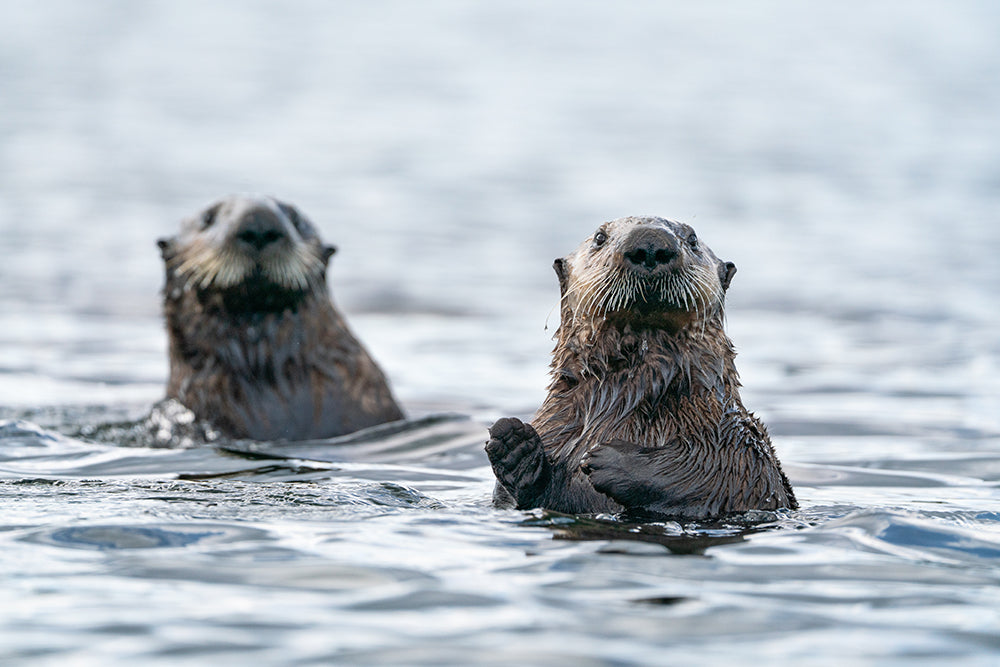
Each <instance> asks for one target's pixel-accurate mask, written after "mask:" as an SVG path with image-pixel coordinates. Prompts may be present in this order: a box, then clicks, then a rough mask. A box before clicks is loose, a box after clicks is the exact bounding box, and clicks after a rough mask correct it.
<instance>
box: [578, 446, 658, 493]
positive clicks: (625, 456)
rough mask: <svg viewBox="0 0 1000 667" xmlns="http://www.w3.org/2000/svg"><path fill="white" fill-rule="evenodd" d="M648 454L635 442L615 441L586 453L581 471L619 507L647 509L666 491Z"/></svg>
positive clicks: (581, 464)
mask: <svg viewBox="0 0 1000 667" xmlns="http://www.w3.org/2000/svg"><path fill="white" fill-rule="evenodd" d="M645 451H646V450H645V449H644V448H643V447H641V446H640V445H637V444H635V443H634V442H626V441H625V440H613V441H611V442H608V443H605V444H603V445H598V446H597V447H594V448H593V449H591V450H590V451H589V452H587V455H586V456H584V457H583V461H582V462H581V463H580V469H581V470H582V471H583V472H584V473H585V474H586V475H587V477H588V478H589V479H590V483H591V484H592V485H593V486H594V488H595V489H597V490H598V491H600V492H601V493H603V494H604V495H606V496H608V497H609V498H611V499H612V500H614V501H615V502H617V503H619V504H620V505H624V506H625V507H626V508H629V509H631V508H639V507H644V506H647V505H648V504H650V502H651V501H652V500H654V499H661V498H662V497H663V495H664V492H665V490H664V489H663V487H662V486H661V485H660V484H659V483H658V482H660V481H661V480H659V479H657V476H656V473H655V471H654V470H652V469H651V466H650V461H649V457H648V456H646V455H645Z"/></svg>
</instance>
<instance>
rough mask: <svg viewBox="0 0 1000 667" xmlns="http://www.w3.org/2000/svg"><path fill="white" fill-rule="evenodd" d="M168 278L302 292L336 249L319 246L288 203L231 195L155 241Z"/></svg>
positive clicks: (319, 277)
mask: <svg viewBox="0 0 1000 667" xmlns="http://www.w3.org/2000/svg"><path fill="white" fill-rule="evenodd" d="M159 246H160V250H161V252H162V254H163V260H164V262H165V263H166V265H167V273H168V280H169V279H170V278H171V277H175V278H177V279H179V280H180V281H181V282H182V283H183V284H184V286H185V288H194V289H197V290H199V291H202V292H204V291H219V292H221V291H225V290H233V289H237V288H243V289H247V288H250V287H251V286H252V287H253V288H254V289H257V290H265V291H267V290H270V291H272V292H273V291H283V292H306V291H308V290H309V289H312V288H313V287H315V286H316V285H318V284H320V283H322V282H323V280H324V279H325V273H326V265H327V262H328V260H329V259H330V256H331V255H333V253H334V252H335V251H336V249H335V248H334V247H333V246H327V245H323V243H322V242H321V241H320V239H319V236H318V234H317V232H316V229H315V227H313V225H312V223H311V222H310V221H309V220H308V219H307V218H306V217H305V216H304V215H303V214H302V213H300V212H299V211H298V209H296V208H295V207H294V206H291V205H289V204H286V203H284V202H281V201H278V200H277V199H273V198H271V197H261V196H251V195H233V196H230V197H227V198H225V199H223V200H221V201H219V202H216V203H215V204H212V205H211V206H209V207H208V208H206V209H205V210H204V211H202V212H201V213H199V214H198V215H196V216H194V217H191V218H188V219H186V220H184V221H183V222H182V223H181V231H180V233H179V234H178V235H177V236H176V237H173V238H170V239H161V240H160V241H159Z"/></svg>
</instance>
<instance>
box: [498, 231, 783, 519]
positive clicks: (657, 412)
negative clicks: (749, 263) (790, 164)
mask: <svg viewBox="0 0 1000 667" xmlns="http://www.w3.org/2000/svg"><path fill="white" fill-rule="evenodd" d="M555 269H556V273H557V274H558V276H559V287H560V290H561V292H562V307H561V313H560V317H561V321H560V325H559V330H558V332H557V333H556V340H557V343H556V348H555V351H554V353H553V360H552V381H551V384H550V385H549V393H548V397H547V398H546V399H545V402H544V404H543V405H542V407H541V408H540V409H539V410H538V412H537V414H536V415H535V417H534V420H533V422H532V423H533V426H532V424H524V423H522V422H521V421H520V420H518V419H514V418H504V419H501V420H499V421H497V423H496V424H494V425H493V427H492V428H491V429H490V440H489V442H488V443H487V445H486V451H487V453H488V455H489V457H490V462H491V463H492V465H493V470H494V472H495V474H496V477H497V486H496V490H495V492H494V499H495V501H496V502H497V504H499V505H501V506H511V505H513V506H516V507H517V508H520V509H527V508H532V507H545V508H549V509H553V510H557V511H561V512H570V513H597V512H621V511H623V510H628V511H638V512H646V513H653V514H657V515H665V516H676V517H688V518H709V517H719V516H723V515H726V514H732V513H739V512H745V511H748V510H755V509H757V510H767V509H777V508H782V507H787V508H795V507H797V503H796V500H795V495H794V493H793V492H792V487H791V485H790V484H789V482H788V479H787V478H786V477H785V475H784V473H783V472H782V470H781V465H780V464H779V462H778V459H777V457H776V456H775V453H774V449H773V447H772V446H771V441H770V439H769V438H768V435H767V431H766V429H765V428H764V425H763V424H762V423H761V422H760V421H759V420H758V419H757V418H756V417H754V416H753V415H752V414H751V413H750V412H748V411H747V410H746V408H744V407H743V403H742V401H741V400H740V394H739V386H740V385H739V379H738V376H737V373H736V366H735V364H734V358H735V356H736V353H735V351H734V350H733V345H732V343H731V341H730V340H729V338H728V337H727V336H726V333H725V331H724V328H723V320H724V313H723V309H724V298H725V292H726V290H727V289H728V287H729V283H730V281H731V280H732V277H733V274H734V273H735V272H736V266H735V265H733V264H732V263H730V262H721V261H720V260H719V259H718V258H717V257H716V256H715V254H714V253H712V251H711V250H710V249H709V248H708V246H706V245H704V244H703V243H701V242H700V241H699V240H698V237H697V236H696V235H695V233H694V230H692V229H691V228H690V227H689V226H687V225H685V224H681V223H678V222H672V221H670V220H665V219H662V218H635V217H630V218H622V219H619V220H614V221H612V222H608V223H606V224H604V225H601V227H600V228H599V229H598V230H597V231H596V232H594V234H593V235H592V236H590V237H589V238H588V239H586V240H585V241H584V242H583V243H582V244H581V245H580V246H579V247H578V248H577V249H576V250H575V251H574V252H573V253H572V254H570V255H569V256H568V257H566V258H565V259H557V260H556V262H555Z"/></svg>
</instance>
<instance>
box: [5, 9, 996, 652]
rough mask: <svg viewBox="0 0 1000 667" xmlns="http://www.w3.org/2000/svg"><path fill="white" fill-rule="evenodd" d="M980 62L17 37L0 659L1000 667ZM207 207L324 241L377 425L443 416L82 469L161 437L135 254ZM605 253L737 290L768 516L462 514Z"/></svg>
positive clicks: (816, 41) (735, 321)
mask: <svg viewBox="0 0 1000 667" xmlns="http://www.w3.org/2000/svg"><path fill="white" fill-rule="evenodd" d="M998 32H1000V11H998V10H997V8H996V7H995V6H994V4H993V3H989V2H985V1H984V2H974V1H971V0H968V1H962V2H952V3H947V4H944V3H930V2H928V3H923V2H917V3H914V2H883V3H878V4H875V5H872V4H871V3H861V2H847V3H834V4H831V5H829V6H818V5H816V4H808V5H804V4H801V3H791V2H762V3H753V4H752V5H749V4H746V3H736V2H731V3H721V4H720V3H713V4H711V5H705V6H698V5H691V6H686V5H685V6H681V5H678V6H668V5H664V4H662V3H651V2H650V3H630V4H629V5H627V6H625V7H619V6H614V7H613V6H611V5H608V4H606V3H589V2H584V3H581V2H551V3H545V4H544V5H538V4H537V3H530V2H505V3H500V4H497V3H478V4H469V3H460V2H430V3H427V2H425V3H406V2H380V3H352V4H350V5H345V6H340V5H338V6H336V7H334V6H331V5H329V3H320V2H315V3H312V2H299V3H277V2H268V1H264V0H262V1H260V2H254V3H225V2H209V3H206V2H197V3H196V2H169V3H168V2H149V3H139V4H137V3H128V2H113V1H107V2H95V3H71V2H58V1H56V0H53V1H50V2H43V3H39V2H21V1H20V0H15V1H14V2H8V3H7V4H6V5H5V7H4V20H3V21H2V22H0V82H2V83H0V259H2V261H0V341H2V345H0V406H2V407H0V418H2V419H6V420H12V421H7V422H5V423H4V425H2V426H0V495H2V505H0V506H2V507H3V520H2V531H0V540H2V548H0V571H2V572H3V573H4V577H3V580H4V585H3V586H2V587H0V610H2V611H0V619H2V620H0V659H2V661H3V662H4V663H5V664H17V663H30V664H42V665H44V664H74V665H78V664H79V665H91V664H93V665H107V664H124V663H130V664H134V663H136V662H139V663H141V664H176V663H180V662H185V663H195V664H237V663H239V664H246V663H248V662H249V663H254V664H328V663H331V662H337V663H342V664H372V663H380V664H462V665H464V664H477V663H479V664H483V663H485V664H550V665H557V664H573V665H582V664H612V665H631V664H637V665H638V664H675V663H679V662H685V661H690V662H694V661H699V662H701V663H708V664H712V663H732V662H734V661H746V662H750V661H768V662H772V663H778V664H830V665H833V664H844V663H845V662H855V663H873V662H877V663H898V664H904V663H905V664H912V663H913V662H916V661H923V662H927V663H941V662H945V661H947V662H954V661H958V660H961V661H962V662H963V664H995V663H996V662H997V660H998V659H1000V491H998V484H1000V417H998V415H1000V379H998V378H1000V337H998V335H997V334H998V332H1000V314H998V312H1000V309H998V308H997V297H996V294H997V292H998V289H1000V268H998V267H1000V262H997V261H996V256H997V254H998V250H1000V225H997V224H996V223H997V213H996V212H997V211H998V210H1000V206H998V205H1000V85H998V84H1000V42H998V41H997V40H996V35H997V34H998ZM234 191H263V192H268V193H273V194H275V195H278V196H280V197H282V198H285V199H287V200H289V201H292V202H294V203H296V204H297V205H298V206H300V207H301V208H302V209H303V210H304V211H305V212H306V213H307V214H308V215H310V217H312V218H313V219H314V220H315V221H316V223H317V224H318V226H319V227H320V229H321V230H322V232H323V234H324V236H325V237H326V238H327V240H329V241H331V242H333V243H336V244H337V245H338V246H339V247H340V252H339V253H338V254H337V256H336V257H335V258H334V261H333V265H332V269H331V282H332V284H333V289H334V292H335V295H336V299H337V301H338V303H339V304H340V305H341V307H342V309H343V310H344V311H345V312H346V313H347V315H348V317H349V319H350V322H351V324H352V326H353V327H354V329H355V330H356V331H357V332H358V334H359V335H360V337H362V338H363V339H364V340H365V341H366V343H367V344H368V346H369V348H370V349H371V351H372V353H373V354H374V356H375V357H376V358H377V359H378V360H379V361H380V363H381V364H382V365H383V367H384V368H385V370H386V372H387V374H388V375H389V376H390V377H391V378H392V380H393V382H394V386H395V388H396V391H397V394H398V396H399V397H400V398H401V400H402V401H403V403H404V404H405V406H406V408H407V410H408V411H409V413H410V414H411V415H412V416H413V417H415V418H418V419H419V418H422V417H425V416H427V415H435V414H441V413H448V414H453V415H456V416H454V417H450V418H441V419H431V420H430V421H423V422H417V423H415V424H413V425H412V427H411V429H410V430H407V431H404V432H402V433H396V434H384V435H383V436H380V437H376V438H374V439H369V440H367V441H365V442H354V443H353V444H348V445H346V446H342V447H340V448H339V449H334V448H330V447H322V446H316V445H315V444H298V445H286V446H284V447H280V446H278V445H274V444H271V443H261V444H256V445H250V444H246V443H244V444H243V445H241V446H239V447H236V448H235V451H234V450H233V449H232V448H231V449H229V450H222V449H216V448H211V447H205V448H199V449H183V450H165V449H156V448H146V447H141V446H139V447H137V446H129V447H125V446H122V444H124V443H122V442H116V441H115V439H114V438H110V440H111V441H110V442H109V441H108V439H103V440H102V439H99V438H93V437H84V436H85V435H86V434H94V433H105V434H107V433H108V431H101V429H100V425H102V424H106V423H109V422H120V421H123V420H127V419H134V418H137V417H140V416H141V415H142V414H144V412H145V410H147V409H148V407H149V405H150V404H151V403H153V402H154V401H156V400H157V399H159V398H160V397H161V396H162V391H163V384H164V381H165V378H166V362H165V359H166V353H165V335H164V333H163V330H162V325H161V323H160V319H159V312H158V308H159V305H158V294H157V291H158V289H159V287H160V281H161V267H160V262H159V259H158V255H157V251H156V247H155V240H156V239H157V238H158V237H160V236H164V235H169V234H171V233H172V232H173V231H174V230H175V228H176V225H177V222H178V221H179V219H180V218H181V217H183V216H185V215H188V214H189V213H191V212H193V211H194V210H196V209H198V208H199V207H201V206H202V205H203V204H204V203H206V202H208V201H210V200H212V199H213V198H215V197H218V196H220V195H223V194H225V193H228V192H234ZM627 214H656V215H664V216H668V217H671V218H675V219H680V220H683V221H686V222H690V223H692V224H693V225H694V226H695V228H696V229H697V230H698V232H699V236H700V237H701V238H703V239H704V240H705V241H706V242H707V243H708V244H709V245H710V246H711V247H712V248H713V250H714V251H715V252H716V254H717V255H719V256H720V257H722V258H723V259H726V260H732V261H734V262H735V263H736V264H737V265H738V267H739V273H738V274H737V275H736V278H735V280H734V283H733V287H732V289H731V290H730V295H729V308H728V315H729V318H728V319H729V329H730V333H731V335H732V336H733V338H734V340H735V341H736V344H737V346H738V348H739V351H740V356H739V358H738V360H737V362H738V365H739V368H740V371H741V375H742V378H743V381H744V385H745V390H744V399H745V402H746V403H747V405H748V406H749V407H750V408H751V409H753V410H755V411H756V412H757V413H758V414H759V415H760V416H761V417H762V418H763V419H764V420H765V421H766V422H767V423H768V425H769V427H770V429H771V432H772V435H773V437H774V440H775V443H776V446H777V448H778V451H779V453H780V455H781V458H782V460H783V462H784V463H785V467H786V470H787V472H788V473H789V476H790V477H791V479H792V481H793V483H794V484H795V486H796V489H797V492H798V496H799V499H800V501H801V503H802V509H801V510H800V511H798V512H791V513H783V514H780V515H775V516H763V517H758V518H759V519H760V520H761V523H760V524H759V525H756V526H748V525H737V524H732V525H699V524H689V525H679V524H674V523H663V524H652V525H644V526H632V525H627V524H622V523H617V524H616V523H613V522H611V523H609V522H601V521H594V520H584V519H574V518H571V517H562V516H558V515H551V514H544V513H525V512H513V511H498V510H494V509H492V508H491V507H490V505H489V501H488V499H489V493H490V488H491V477H490V472H489V469H488V466H487V464H486V461H485V457H484V456H483V454H482V452H481V449H480V447H481V444H482V442H483V441H484V440H485V425H486V424H488V423H489V422H490V421H491V420H493V419H495V418H496V417H499V416H502V415H519V416H522V417H527V416H528V415H530V414H531V412H532V411H533V409H534V408H535V407H537V405H538V404H539V403H540V402H541V399H542V397H543V395H544V387H545V371H546V364H547V362H548V353H549V351H550V349H551V341H550V340H549V339H550V336H551V334H552V332H553V330H554V328H555V326H556V325H557V318H558V313H557V312H554V311H553V307H554V306H555V303H556V296H557V290H556V282H555V277H554V275H553V274H552V271H551V268H550V267H551V261H552V259H553V258H554V257H556V256H559V255H562V254H565V253H566V252H568V251H569V250H570V249H571V248H573V247H575V245H576V244H577V243H578V242H579V240H580V239H582V238H583V237H584V236H585V235H586V234H588V233H589V232H590V231H592V229H593V228H595V227H596V226H597V225H598V224H599V223H600V222H602V221H604V220H607V219H611V218H614V217H619V216H622V215H627ZM81 434H83V435H81ZM129 444H131V445H135V444H137V443H134V442H133V443H129ZM138 444H142V443H138Z"/></svg>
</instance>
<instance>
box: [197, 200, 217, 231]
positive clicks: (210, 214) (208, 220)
mask: <svg viewBox="0 0 1000 667" xmlns="http://www.w3.org/2000/svg"><path fill="white" fill-rule="evenodd" d="M221 206H222V204H216V205H215V206H210V207H208V208H207V209H205V211H204V212H203V213H202V214H201V228H202V229H208V228H209V227H211V226H212V223H213V222H215V214H216V213H218V212H219V208H220V207H221Z"/></svg>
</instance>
